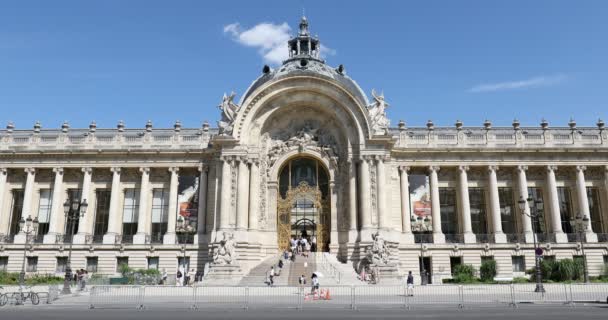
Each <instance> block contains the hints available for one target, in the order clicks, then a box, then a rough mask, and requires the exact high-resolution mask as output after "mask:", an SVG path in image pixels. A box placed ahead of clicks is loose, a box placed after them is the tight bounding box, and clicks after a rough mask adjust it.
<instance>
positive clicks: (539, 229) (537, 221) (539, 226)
mask: <svg viewBox="0 0 608 320" xmlns="http://www.w3.org/2000/svg"><path fill="white" fill-rule="evenodd" d="M528 196H529V197H530V198H532V200H534V202H536V201H537V200H538V201H540V202H541V203H542V204H543V209H542V210H538V211H539V215H538V217H536V218H532V226H533V227H534V232H536V233H545V232H546V228H545V206H544V201H543V190H542V189H541V188H536V187H530V188H528ZM530 210H535V209H534V206H533V207H532V208H530Z"/></svg>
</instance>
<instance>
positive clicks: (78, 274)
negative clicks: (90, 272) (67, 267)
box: [76, 269, 83, 290]
mask: <svg viewBox="0 0 608 320" xmlns="http://www.w3.org/2000/svg"><path fill="white" fill-rule="evenodd" d="M82 274H83V273H82V269H80V270H77V271H76V289H77V290H82Z"/></svg>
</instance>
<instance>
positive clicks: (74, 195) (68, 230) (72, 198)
mask: <svg viewBox="0 0 608 320" xmlns="http://www.w3.org/2000/svg"><path fill="white" fill-rule="evenodd" d="M81 193H82V190H81V189H68V201H69V203H74V202H81V201H82V199H80V195H81ZM72 210H73V209H70V216H76V217H78V218H77V219H76V220H68V221H67V222H66V224H65V234H66V235H69V236H70V237H71V236H72V225H73V226H74V229H73V230H74V233H76V232H78V222H79V221H80V215H78V214H74V213H73V212H72ZM70 241H71V240H70Z"/></svg>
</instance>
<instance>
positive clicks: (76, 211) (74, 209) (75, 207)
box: [61, 199, 89, 294]
mask: <svg viewBox="0 0 608 320" xmlns="http://www.w3.org/2000/svg"><path fill="white" fill-rule="evenodd" d="M88 206H89V204H88V203H87V199H82V202H80V201H79V200H78V199H73V200H72V201H71V202H70V199H66V200H65V202H64V203H63V213H65V221H66V222H69V223H70V250H69V254H68V261H67V265H66V267H65V277H64V278H63V290H62V291H61V294H71V293H72V290H70V282H71V281H72V244H73V242H74V227H75V222H76V221H78V219H80V218H82V217H84V214H85V213H86V212H87V207H88Z"/></svg>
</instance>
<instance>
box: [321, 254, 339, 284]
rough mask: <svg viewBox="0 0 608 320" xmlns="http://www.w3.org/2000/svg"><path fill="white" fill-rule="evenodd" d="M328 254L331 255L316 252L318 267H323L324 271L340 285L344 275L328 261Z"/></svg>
mask: <svg viewBox="0 0 608 320" xmlns="http://www.w3.org/2000/svg"><path fill="white" fill-rule="evenodd" d="M328 254H329V253H327V252H316V253H315V256H316V259H315V260H316V263H317V265H321V267H323V269H324V270H325V271H326V272H327V273H328V274H329V276H330V277H332V278H334V279H335V280H336V282H337V283H340V280H341V279H342V273H341V272H340V270H338V268H336V266H334V265H333V264H332V263H331V262H330V261H329V260H328V259H327V255H328Z"/></svg>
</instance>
